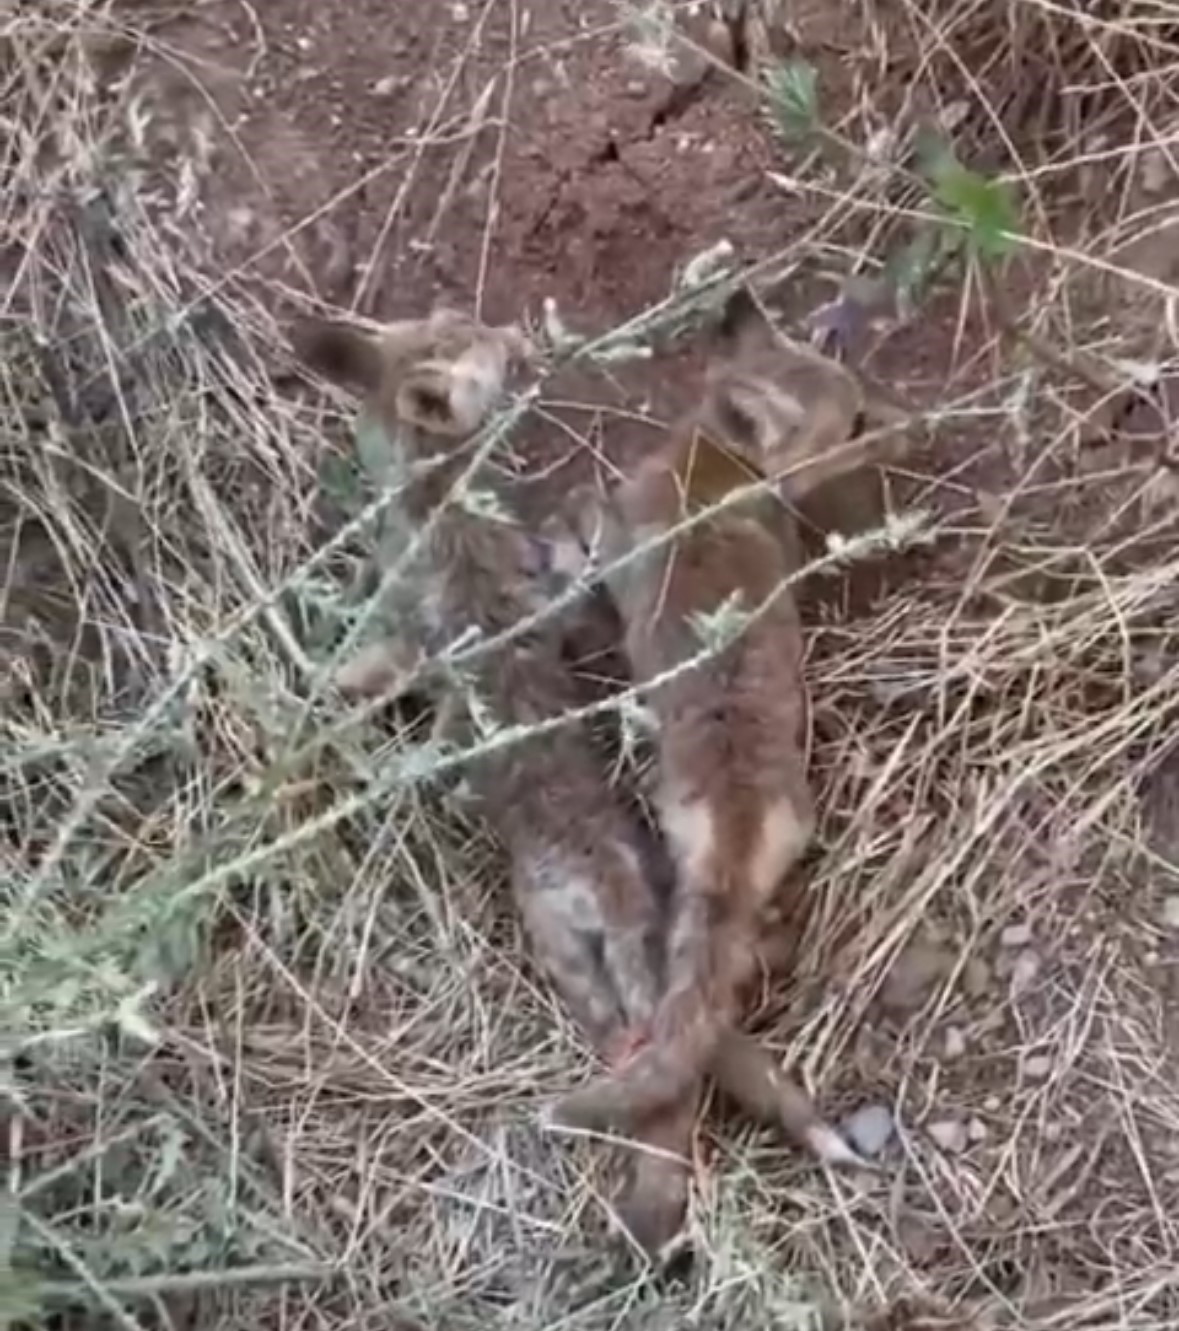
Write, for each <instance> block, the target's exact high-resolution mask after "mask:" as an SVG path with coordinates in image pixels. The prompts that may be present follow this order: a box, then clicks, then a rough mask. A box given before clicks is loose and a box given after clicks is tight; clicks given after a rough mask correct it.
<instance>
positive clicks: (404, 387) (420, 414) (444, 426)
mask: <svg viewBox="0 0 1179 1331" xmlns="http://www.w3.org/2000/svg"><path fill="white" fill-rule="evenodd" d="M454 369H455V367H454V366H453V365H447V364H444V363H443V364H440V363H439V362H437V361H426V362H425V363H424V364H422V365H418V366H416V367H415V368H414V369H413V370H411V371H410V373H409V374H407V375H406V376H405V378H404V379H403V380H402V381H401V383H400V384H398V386H397V417H398V419H399V420H402V421H404V422H405V423H406V424H407V425H413V426H416V428H417V429H419V430H423V431H425V432H426V433H427V434H441V435H460V434H464V433H466V427H465V422H464V421H462V420H460V419H459V417H458V416H457V415H456V413H455V410H454V406H453V398H454Z"/></svg>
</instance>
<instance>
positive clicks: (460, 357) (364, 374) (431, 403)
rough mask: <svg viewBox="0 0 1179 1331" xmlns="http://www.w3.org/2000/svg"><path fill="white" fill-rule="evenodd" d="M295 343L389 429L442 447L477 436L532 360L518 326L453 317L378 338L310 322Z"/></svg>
mask: <svg viewBox="0 0 1179 1331" xmlns="http://www.w3.org/2000/svg"><path fill="white" fill-rule="evenodd" d="M292 342H293V344H294V348H295V353H296V355H297V356H298V358H299V359H300V360H301V361H302V362H303V363H304V364H305V365H307V366H308V367H310V368H311V369H314V370H316V371H318V373H320V374H322V375H323V376H324V378H326V379H329V380H331V381H332V382H333V383H336V384H340V385H342V386H344V387H347V388H351V389H352V390H354V391H355V392H358V393H360V394H361V395H362V396H363V397H364V398H365V399H366V400H367V402H368V404H369V406H370V408H372V409H374V410H375V411H376V413H377V414H378V416H379V417H380V418H381V419H382V421H384V422H385V423H386V424H390V425H394V424H395V425H402V426H405V425H408V426H412V427H414V428H415V429H417V430H418V431H420V432H421V433H422V434H423V435H425V436H427V437H437V438H439V439H442V440H455V439H460V438H464V437H466V436H468V435H470V434H473V433H474V432H475V431H476V430H478V429H479V428H480V426H482V425H483V424H484V422H485V421H486V419H487V417H488V415H489V414H490V412H491V411H492V409H493V408H494V406H495V405H496V403H497V401H498V400H499V398H500V396H501V395H502V393H503V391H504V388H505V386H506V384H507V380H508V376H509V374H510V372H511V370H512V369H513V368H514V367H515V366H516V365H517V364H520V363H522V362H525V361H528V360H530V359H531V358H532V355H533V351H532V347H531V344H530V343H529V341H528V339H527V338H526V337H525V335H524V334H523V332H522V331H521V330H520V329H519V328H518V327H517V326H516V325H514V324H509V325H503V326H498V327H492V326H489V325H486V324H482V323H479V322H478V321H477V320H475V319H471V318H469V317H467V316H466V315H463V314H459V313H457V312H456V311H453V310H447V309H439V310H435V311H434V313H432V314H431V315H430V316H429V317H428V318H425V319H405V320H400V321H398V322H396V323H390V324H385V325H384V326H383V327H377V328H376V329H374V330H369V329H366V328H361V327H359V326H358V325H355V324H348V323H338V322H333V321H329V320H308V321H306V322H304V323H302V324H301V325H299V326H298V327H297V328H296V329H295V330H294V332H293V335H292Z"/></svg>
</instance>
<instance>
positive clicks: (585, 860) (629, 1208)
mask: <svg viewBox="0 0 1179 1331" xmlns="http://www.w3.org/2000/svg"><path fill="white" fill-rule="evenodd" d="M297 349H298V351H299V354H300V356H301V357H302V359H303V360H305V361H306V362H307V363H308V364H309V365H311V366H312V367H313V368H316V369H318V370H319V371H320V372H322V373H324V374H325V375H327V377H329V378H331V379H333V380H336V381H337V382H340V383H343V384H345V385H347V386H349V387H352V388H355V389H358V390H359V391H360V392H361V393H362V394H363V395H364V397H365V401H366V409H367V411H368V412H369V414H370V416H371V417H373V418H375V421H376V422H377V423H378V424H380V425H382V426H383V427H384V429H385V430H386V432H387V434H388V436H389V438H390V440H391V441H393V442H395V443H396V444H397V446H398V447H399V448H400V451H401V454H402V460H403V463H404V468H405V470H406V471H407V473H408V483H407V484H406V486H405V488H404V489H403V490H402V492H401V494H400V506H401V512H400V513H399V514H397V515H396V517H397V519H398V520H399V521H400V522H402V523H403V524H404V525H405V527H407V528H408V529H411V530H421V529H422V528H423V526H424V525H425V523H426V521H427V519H428V518H429V517H430V515H431V513H432V512H433V511H434V509H435V508H436V506H437V504H438V502H439V500H440V499H441V497H442V496H443V495H444V494H445V492H446V491H447V489H448V488H449V486H450V485H451V484H452V482H453V480H454V477H455V474H456V472H457V471H458V470H459V469H461V468H462V467H463V466H464V465H465V464H466V462H467V460H468V458H467V455H466V452H465V448H466V445H467V444H468V443H469V441H470V437H471V435H472V434H473V432H475V431H476V430H478V428H479V427H480V426H481V425H482V424H483V423H484V422H485V420H486V418H487V417H488V416H489V414H490V412H491V410H492V408H493V407H494V406H495V404H496V402H497V400H498V399H499V397H500V396H501V394H502V391H503V388H504V384H505V381H506V378H507V376H508V373H509V371H510V369H511V368H512V365H513V362H515V361H518V360H520V359H522V358H523V357H524V356H525V354H526V352H527V347H526V345H525V342H524V339H523V338H522V336H521V335H520V334H519V332H518V331H517V330H516V329H514V328H488V327H485V326H483V325H481V324H478V323H476V322H474V321H472V320H469V319H467V318H465V317H463V316H461V315H458V314H455V313H451V312H448V311H438V312H436V313H435V314H434V315H432V316H431V317H430V318H428V319H423V320H411V321H406V322H402V323H396V324H391V325H389V326H387V327H386V328H384V329H383V330H382V331H380V332H379V333H370V332H366V331H363V330H361V329H358V328H354V327H351V326H346V325H340V324H334V323H316V324H309V325H305V326H304V327H303V328H302V329H301V330H300V332H299V334H298V336H297ZM423 464H431V465H428V466H426V467H424V466H423ZM541 562H542V563H543V561H541ZM411 577H412V583H413V590H414V593H415V596H414V602H415V604H416V607H417V622H411V623H409V624H408V626H407V630H408V634H409V638H410V641H409V642H408V644H406V643H404V642H400V641H391V642H388V643H384V644H377V645H376V646H375V647H373V648H370V649H367V650H366V651H365V652H364V653H362V654H361V658H358V660H357V661H356V662H353V663H351V664H350V665H349V666H346V667H345V669H344V672H343V673H344V676H345V679H344V682H345V683H346V684H347V685H348V686H349V688H350V689H351V690H352V691H355V692H360V693H366V692H373V693H380V692H383V691H386V690H387V688H388V687H389V685H390V684H391V683H393V682H394V681H395V678H396V676H397V672H398V668H399V666H400V665H401V663H402V662H406V661H410V660H412V659H414V658H415V657H416V656H418V655H419V654H420V653H423V652H425V653H430V654H436V653H437V652H438V651H439V649H440V648H442V647H444V646H445V645H446V644H447V643H448V642H451V641H453V640H454V639H456V638H458V637H459V636H460V635H461V634H463V633H464V632H468V631H469V629H470V627H471V626H474V627H475V628H477V629H478V630H480V631H481V632H482V633H483V634H485V635H487V636H491V635H493V634H495V633H498V632H500V631H502V630H504V629H507V628H509V627H511V626H512V625H514V624H515V623H517V622H518V621H519V620H521V619H522V618H524V617H525V616H526V615H528V614H530V613H532V612H533V611H534V610H535V609H536V608H537V606H538V605H539V604H541V603H542V602H543V594H542V593H543V584H544V582H545V578H544V576H543V574H542V573H541V572H538V555H537V549H536V543H535V541H534V540H533V539H532V538H531V537H530V536H529V535H528V534H527V533H526V532H525V531H523V530H522V528H521V527H520V526H518V525H516V524H514V523H511V522H508V521H504V520H502V518H501V517H498V516H494V515H492V514H491V513H489V512H488V511H486V510H485V509H482V508H480V509H478V510H477V509H476V508H474V507H463V506H462V505H460V504H451V505H449V506H447V507H446V508H444V509H443V511H442V515H441V517H440V519H438V520H436V521H435V524H434V526H433V529H432V535H431V536H430V538H429V540H428V543H427V546H426V548H425V550H424V551H423V552H422V555H421V558H420V560H419V561H418V563H417V566H416V567H415V568H414V569H413V570H412V573H411ZM407 647H408V650H407ZM472 675H473V678H472V679H471V680H470V681H469V682H470V684H471V685H472V686H473V688H474V690H475V692H476V693H477V695H478V697H479V698H480V701H481V702H482V703H483V704H484V705H485V706H486V707H487V708H488V710H489V711H490V713H491V715H492V716H493V717H494V718H495V719H496V720H497V721H499V722H501V723H506V724H512V723H522V724H531V723H535V722H538V721H543V720H544V719H545V718H548V717H552V716H556V715H561V714H564V713H567V712H569V711H571V710H573V709H574V708H575V707H576V706H577V705H578V703H579V702H580V701H581V700H582V699H581V696H580V694H579V692H578V690H577V686H576V681H575V680H574V678H573V677H572V675H571V673H570V672H569V670H568V668H567V666H566V664H565V662H564V660H563V658H562V633H561V630H560V627H559V626H556V625H553V624H551V622H549V623H547V624H546V625H544V626H542V627H541V628H540V629H539V630H538V631H536V632H533V633H531V634H528V635H527V636H525V637H522V638H519V639H517V640H515V641H514V642H512V643H511V644H510V645H509V646H507V647H506V648H505V649H503V650H501V651H498V652H495V653H493V654H491V655H490V656H489V657H488V658H487V661H486V663H485V664H481V665H480V666H479V667H478V668H477V669H475V670H474V671H473V672H472ZM469 779H470V784H471V786H472V787H473V789H474V791H475V793H476V795H477V796H478V797H479V798H480V800H481V803H482V806H483V809H484V811H485V813H486V814H487V816H488V819H489V821H490V822H491V824H492V825H493V827H494V828H495V830H496V831H497V833H498V834H499V836H500V838H501V839H502V841H503V843H504V845H505V848H506V850H507V852H508V854H509V857H510V861H511V874H512V881H513V888H514V893H515V897H516V900H517V903H518V906H519V909H520V913H521V916H522V918H523V922H524V926H525V930H526V932H527V933H528V935H529V939H530V943H531V945H532V948H533V950H534V953H535V956H536V960H537V962H538V964H539V965H540V966H541V967H542V968H543V969H544V970H545V971H547V972H548V974H549V975H550V977H551V978H552V981H553V983H554V985H555V986H556V988H557V990H558V992H559V993H560V994H561V996H562V998H563V999H564V1001H565V1002H566V1003H567V1004H568V1006H569V1009H570V1011H571V1013H572V1015H573V1017H574V1019H575V1020H576V1021H577V1022H578V1024H579V1025H580V1026H581V1027H582V1029H583V1030H584V1031H585V1033H586V1034H587V1036H588V1037H589V1038H590V1039H591V1040H592V1041H593V1043H594V1044H595V1046H596V1047H597V1048H598V1049H599V1050H600V1051H602V1052H603V1053H604V1054H607V1055H609V1054H610V1053H611V1051H612V1050H614V1049H616V1048H617V1047H619V1046H620V1045H621V1044H623V1043H625V1041H626V1039H627V1036H628V1033H629V1032H631V1031H633V1030H635V1029H641V1028H645V1027H646V1026H648V1025H649V1023H650V1020H651V1017H652V1014H653V1012H654V1008H655V998H656V993H657V976H658V974H659V970H660V962H659V956H660V953H661V951H662V949H661V947H660V945H659V940H658V939H657V938H656V937H655V936H654V935H655V931H656V930H657V928H658V924H659V921H658V918H657V917H658V903H657V900H656V896H655V892H654V890H653V887H652V885H651V883H650V881H649V880H648V877H647V874H646V873H645V870H644V865H643V863H642V857H641V854H640V850H641V844H642V843H641V839H640V834H639V830H638V827H637V825H636V823H635V821H634V819H633V818H632V817H631V816H630V813H629V811H628V810H627V809H626V807H625V806H624V805H623V803H622V802H621V801H620V799H619V798H618V797H616V795H615V793H614V791H613V790H612V789H611V787H610V785H609V783H608V780H607V776H606V769H605V764H604V761H603V759H602V757H601V755H600V754H599V753H598V752H597V751H596V749H595V747H594V745H593V744H592V742H591V737H590V736H589V735H588V734H587V733H586V730H585V728H584V727H580V726H574V725H566V726H564V727H562V728H560V729H558V730H556V731H554V732H552V733H551V734H549V735H546V736H545V737H543V738H539V739H535V740H531V741H526V742H525V743H522V744H518V745H516V746H514V747H511V748H508V749H505V750H504V751H503V752H501V753H499V754H497V755H495V756H494V757H490V758H487V759H484V760H482V761H480V762H478V763H477V764H476V765H475V766H474V767H473V768H472V769H471V771H470V773H469ZM717 1076H718V1080H719V1081H720V1082H721V1084H722V1086H724V1087H725V1088H726V1089H727V1090H728V1091H729V1093H730V1094H731V1095H732V1096H733V1097H734V1098H735V1099H737V1100H738V1101H739V1103H741V1104H742V1105H744V1106H745V1107H746V1108H747V1109H748V1110H749V1111H750V1112H752V1113H753V1114H755V1115H756V1116H757V1117H759V1118H762V1119H768V1120H769V1121H771V1122H775V1121H776V1122H778V1123H780V1124H781V1125H782V1126H783V1127H785V1128H786V1130H787V1131H789V1132H792V1133H793V1134H794V1135H798V1133H799V1132H800V1130H801V1128H800V1124H801V1123H802V1122H806V1123H808V1124H809V1123H810V1122H811V1120H812V1119H813V1111H811V1109H810V1106H809V1104H808V1103H807V1102H806V1101H805V1098H804V1097H802V1096H801V1093H799V1092H797V1091H796V1089H795V1088H794V1087H792V1086H791V1085H790V1084H789V1083H787V1082H785V1080H784V1079H783V1078H782V1077H781V1075H780V1073H779V1072H778V1070H777V1068H776V1066H775V1064H774V1062H773V1060H772V1059H771V1058H770V1057H769V1055H768V1054H766V1053H765V1051H763V1050H762V1049H761V1048H760V1047H759V1046H758V1045H757V1044H756V1043H754V1042H753V1041H751V1040H738V1041H736V1042H734V1043H733V1044H732V1045H731V1046H730V1047H729V1048H727V1049H726V1051H725V1057H724V1060H723V1062H722V1064H721V1065H720V1066H719V1067H718V1068H717ZM694 1107H695V1099H694V1097H690V1098H689V1099H688V1101H687V1103H686V1105H681V1106H676V1107H674V1108H672V1109H671V1110H670V1111H669V1112H664V1113H661V1114H658V1115H654V1116H652V1117H651V1118H650V1119H649V1120H647V1121H646V1122H645V1123H644V1124H642V1125H641V1126H640V1128H639V1130H638V1131H637V1132H636V1134H635V1135H636V1137H637V1138H638V1140H639V1142H640V1143H647V1144H650V1145H651V1146H654V1147H656V1148H657V1149H658V1150H659V1151H662V1152H669V1153H671V1154H670V1155H669V1156H668V1155H660V1154H655V1155H651V1154H647V1155H644V1156H642V1157H640V1158H639V1160H638V1161H637V1162H636V1169H635V1176H634V1180H633V1183H632V1186H631V1189H630V1191H629V1194H628V1195H627V1197H626V1199H625V1201H624V1204H623V1207H622V1210H623V1218H624V1220H625V1221H626V1222H627V1224H628V1227H629V1228H630V1229H631V1231H632V1233H633V1234H634V1235H635V1237H636V1238H637V1239H638V1240H639V1242H640V1243H642V1244H643V1246H644V1247H646V1248H647V1249H648V1250H649V1251H654V1250H656V1249H657V1248H658V1247H660V1246H661V1245H662V1244H663V1243H664V1242H665V1241H666V1240H668V1239H669V1238H671V1237H672V1236H673V1235H674V1234H675V1232H676V1230H677V1229H678V1228H679V1225H680V1224H681V1222H682V1217H683V1212H684V1206H685V1203H686V1198H687V1175H686V1166H685V1162H684V1161H683V1160H682V1157H683V1156H684V1155H686V1152H687V1149H688V1146H689V1144H690V1139H691V1132H692V1128H693V1119H694ZM677 1157H681V1158H677Z"/></svg>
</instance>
